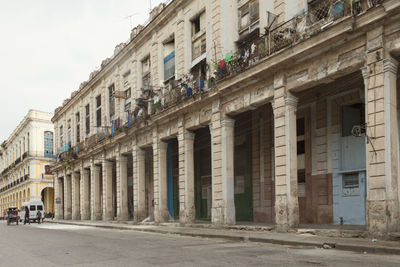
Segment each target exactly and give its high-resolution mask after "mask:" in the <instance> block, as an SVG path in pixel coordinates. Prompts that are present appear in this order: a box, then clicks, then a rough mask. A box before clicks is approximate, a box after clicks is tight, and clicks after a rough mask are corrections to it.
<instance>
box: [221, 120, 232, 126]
mask: <svg viewBox="0 0 400 267" xmlns="http://www.w3.org/2000/svg"><path fill="white" fill-rule="evenodd" d="M221 126H223V127H234V126H235V120H234V119H231V118H223V119H222V120H221Z"/></svg>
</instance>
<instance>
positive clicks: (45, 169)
mask: <svg viewBox="0 0 400 267" xmlns="http://www.w3.org/2000/svg"><path fill="white" fill-rule="evenodd" d="M51 117H52V114H51V113H47V112H41V111H37V110H30V111H29V112H28V114H27V115H26V116H25V117H24V119H23V120H22V122H21V123H20V124H19V125H18V126H17V128H16V129H15V130H14V131H13V133H12V134H11V135H10V137H9V138H8V139H7V140H6V141H4V142H3V143H2V144H1V148H0V210H1V211H2V212H3V213H4V212H5V211H6V210H7V208H8V207H10V206H16V207H18V208H21V205H22V203H23V202H27V201H30V200H42V201H43V203H44V211H45V212H46V213H47V214H49V213H54V201H53V199H54V190H53V175H52V174H51V172H50V168H49V166H50V165H51V163H52V162H53V161H54V160H55V156H54V151H53V132H54V127H53V124H52V123H51V121H50V119H51Z"/></svg>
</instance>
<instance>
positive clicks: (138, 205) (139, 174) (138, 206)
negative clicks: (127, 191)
mask: <svg viewBox="0 0 400 267" xmlns="http://www.w3.org/2000/svg"><path fill="white" fill-rule="evenodd" d="M145 155H146V153H145V150H144V149H141V148H137V149H136V154H135V155H133V158H134V160H135V158H136V164H134V169H133V173H134V176H133V179H134V185H133V186H134V187H133V194H134V200H135V203H134V208H135V212H134V217H135V218H134V221H135V222H141V221H143V220H144V219H145V218H146V174H145V166H146V164H145Z"/></svg>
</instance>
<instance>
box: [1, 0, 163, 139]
mask: <svg viewBox="0 0 400 267" xmlns="http://www.w3.org/2000/svg"><path fill="white" fill-rule="evenodd" d="M151 2H152V5H153V7H154V6H155V5H157V4H159V3H160V2H163V1H162V0H151ZM149 9H150V0H113V1H112V0H67V1H65V0H64V1H62V0H34V1H32V0H0V60H1V62H0V80H1V83H0V93H1V95H0V142H2V141H3V140H5V139H7V138H8V137H9V135H10V134H11V133H12V131H13V130H14V129H15V128H16V127H17V125H18V124H19V122H20V121H21V120H22V119H23V117H24V116H25V115H26V113H27V112H28V110H29V109H38V110H42V111H48V112H54V109H55V108H56V107H57V106H59V105H61V104H62V101H63V99H65V98H67V97H69V96H70V94H71V92H72V91H74V90H77V89H78V88H79V84H80V83H81V82H82V81H85V80H87V79H88V77H89V74H90V72H92V71H93V70H94V69H95V68H96V67H98V66H100V63H101V61H102V60H103V59H105V58H107V57H109V56H111V55H112V54H113V51H114V47H115V46H116V45H117V44H119V43H121V42H125V41H127V40H128V39H129V35H130V28H131V22H130V19H129V18H126V17H127V16H129V15H134V16H132V26H133V27H134V26H135V25H137V24H139V23H142V24H143V22H144V21H145V20H146V19H147V18H148V13H149Z"/></svg>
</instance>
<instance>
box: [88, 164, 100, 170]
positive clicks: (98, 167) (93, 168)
mask: <svg viewBox="0 0 400 267" xmlns="http://www.w3.org/2000/svg"><path fill="white" fill-rule="evenodd" d="M90 169H92V170H93V171H100V166H98V165H95V164H93V165H91V166H90Z"/></svg>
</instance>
